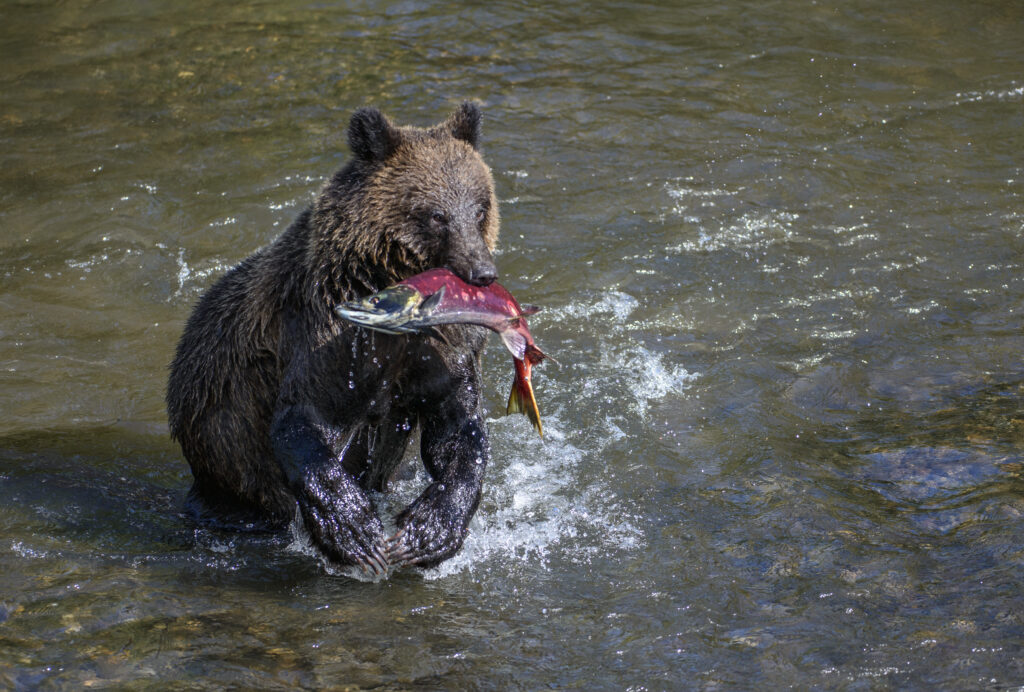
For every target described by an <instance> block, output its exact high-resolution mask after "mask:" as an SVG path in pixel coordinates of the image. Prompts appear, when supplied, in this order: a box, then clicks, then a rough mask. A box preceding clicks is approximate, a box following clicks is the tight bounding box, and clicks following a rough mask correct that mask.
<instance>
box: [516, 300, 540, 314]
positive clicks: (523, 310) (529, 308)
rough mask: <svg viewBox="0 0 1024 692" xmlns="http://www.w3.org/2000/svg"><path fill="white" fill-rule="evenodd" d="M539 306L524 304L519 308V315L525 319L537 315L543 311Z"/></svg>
mask: <svg viewBox="0 0 1024 692" xmlns="http://www.w3.org/2000/svg"><path fill="white" fill-rule="evenodd" d="M543 309H544V308H542V307H541V306H539V305H530V304H529V303H523V304H522V305H520V306H519V314H520V315H522V316H523V317H529V316H530V315H536V314H537V313H538V312H540V311H541V310H543Z"/></svg>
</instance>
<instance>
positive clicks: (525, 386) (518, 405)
mask: <svg viewBox="0 0 1024 692" xmlns="http://www.w3.org/2000/svg"><path fill="white" fill-rule="evenodd" d="M505 413H506V414H507V415H511V414H513V413H522V414H524V415H525V416H526V417H527V418H529V419H530V423H532V424H533V427H534V428H535V429H536V430H537V434H538V435H540V436H541V438H543V437H544V426H543V425H541V422H540V411H539V410H538V409H537V399H536V397H534V395H533V385H532V384H530V380H529V379H527V378H525V377H521V376H520V374H519V370H518V368H517V369H516V377H515V380H513V382H512V391H510V392H509V394H508V406H507V407H505Z"/></svg>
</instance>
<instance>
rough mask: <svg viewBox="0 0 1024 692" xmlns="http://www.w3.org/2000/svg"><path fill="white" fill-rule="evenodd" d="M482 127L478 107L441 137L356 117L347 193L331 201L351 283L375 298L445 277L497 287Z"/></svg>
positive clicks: (437, 129) (494, 209)
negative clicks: (438, 271)
mask: <svg viewBox="0 0 1024 692" xmlns="http://www.w3.org/2000/svg"><path fill="white" fill-rule="evenodd" d="M480 121H481V113H480V109H479V107H478V106H477V105H476V104H473V103H463V104H462V105H461V106H460V107H459V108H458V109H456V111H455V112H454V113H453V114H452V115H451V116H450V117H449V118H448V119H447V120H445V121H444V122H442V123H441V124H439V125H436V126H434V127H431V128H417V127H408V126H401V127H400V126H396V125H394V124H393V123H392V122H391V121H390V120H389V119H388V118H387V117H385V116H384V114H382V113H381V112H380V111H379V110H377V109H375V108H360V109H359V110H357V111H356V112H355V113H354V114H353V115H352V119H351V122H350V124H349V128H348V142H349V148H350V149H351V150H352V159H351V160H350V162H349V164H348V165H347V166H346V167H345V168H344V169H343V170H342V171H340V172H339V174H338V176H337V177H336V179H335V181H334V186H335V188H337V187H339V186H340V187H342V188H343V189H342V190H338V192H337V194H333V195H332V194H329V193H330V191H331V190H330V188H331V186H329V187H328V190H326V191H325V194H324V196H323V197H324V198H326V199H328V200H334V203H333V204H331V206H332V207H333V211H334V214H332V216H336V218H335V220H334V222H333V224H332V225H333V226H334V229H335V230H334V232H333V233H332V235H333V236H334V242H335V243H336V244H337V245H336V249H341V250H342V251H343V254H344V255H345V256H346V257H347V262H346V265H347V266H346V267H345V269H346V270H347V271H348V273H349V275H350V276H351V277H353V278H355V279H356V280H357V281H359V282H360V283H362V284H364V285H366V286H367V287H368V288H372V289H374V290H377V289H379V288H383V287H384V286H385V285H388V284H390V283H395V282H397V281H400V280H402V279H405V278H408V277H409V276H412V275H413V274H417V273H419V272H421V271H425V270H427V269H432V268H435V267H447V268H448V269H450V270H451V271H453V272H454V273H455V274H457V275H458V276H459V277H461V278H462V279H463V280H465V281H467V282H469V283H472V284H476V285H481V286H482V285H487V284H490V283H491V282H493V281H494V280H495V279H496V278H497V268H496V267H495V264H494V259H493V257H492V254H491V253H492V251H493V250H494V247H495V244H496V242H497V239H498V203H497V199H496V197H495V195H494V180H493V178H492V176H491V171H490V169H489V168H488V167H487V164H485V163H484V160H483V158H482V157H481V156H480V152H479V140H480ZM339 246H340V248H339Z"/></svg>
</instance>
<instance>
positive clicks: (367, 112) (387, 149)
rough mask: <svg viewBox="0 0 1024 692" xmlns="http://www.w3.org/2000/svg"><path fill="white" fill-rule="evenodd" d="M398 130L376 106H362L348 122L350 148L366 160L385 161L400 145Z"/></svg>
mask: <svg viewBox="0 0 1024 692" xmlns="http://www.w3.org/2000/svg"><path fill="white" fill-rule="evenodd" d="M398 138H399V134H398V130H397V129H396V128H395V126H394V125H392V124H391V121H390V120H388V119H387V118H386V117H384V114H383V113H381V112H380V111H379V110H377V109H376V108H360V109H359V110H357V111H356V112H355V113H353V114H352V120H351V121H349V124H348V148H349V149H351V150H352V153H353V154H355V155H356V156H358V157H359V158H361V159H363V160H365V161H383V160H384V159H386V158H387V157H388V156H390V155H391V153H392V152H393V151H394V150H395V148H396V147H397V146H398Z"/></svg>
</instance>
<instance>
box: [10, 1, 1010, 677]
mask: <svg viewBox="0 0 1024 692" xmlns="http://www.w3.org/2000/svg"><path fill="white" fill-rule="evenodd" d="M677 4H678V5H679V6H678V7H675V8H666V7H663V6H661V5H659V4H655V3H651V4H644V3H639V2H615V3H611V2H608V3H597V4H594V3H577V2H568V3H525V2H512V1H502V2H497V3H471V4H470V5H468V6H457V5H455V4H454V3H453V4H452V5H451V6H445V5H441V4H431V3H427V2H416V1H413V0H408V1H405V2H387V3H379V4H378V3H365V2H362V3H361V2H354V3H344V4H342V3H309V4H306V3H286V2H284V3H283V2H270V1H267V2H240V3H200V2H192V1H187V2H177V3H138V2H126V1H123V0H105V1H100V2H85V1H83V0H76V1H74V2H59V3H58V2H52V1H49V2H32V3H21V2H10V3H6V4H5V8H4V11H3V21H2V27H0V59H2V63H3V69H2V73H0V93H2V101H0V161H2V165H0V386H2V394H0V688H13V689H37V688H41V689H80V688H82V687H85V686H88V687H105V686H118V687H129V688H131V687H150V686H153V687H159V688H168V687H170V688H187V689H217V688H220V687H222V686H224V685H228V684H233V685H236V686H243V687H250V688H260V689H295V688H310V689H312V688H325V687H352V688H375V689H408V688H418V689H419V688H422V689H462V688H470V689H509V688H512V689H520V688H521V689H540V688H547V687H553V688H559V689H567V688H568V689H588V690H589V689H634V690H641V689H651V690H657V689H678V688H680V687H684V688H712V689H714V688H754V687H762V688H765V689H773V688H780V687H783V686H796V687H798V688H803V689H807V688H813V687H819V688H821V687H824V688H836V687H838V688H849V689H875V688H888V687H901V688H903V687H914V688H921V689H925V688H934V687H943V688H947V689H958V688H959V689H962V688H979V687H982V688H985V687H990V688H1000V689H1002V688H1005V687H1017V686H1021V685H1024V545H1022V539H1021V537H1022V535H1024V406H1022V401H1024V270H1022V269H1024V47H1022V46H1024V43H1022V40H1021V37H1022V36H1024V6H1022V5H1021V4H1020V3H1019V2H1010V1H1006V2H999V1H993V2H986V3H964V2H950V1H949V0H937V1H934V2H906V3H896V4H893V3H890V2H880V1H875V2H868V1H863V0H858V1H857V2H850V3H837V4H835V5H834V6H833V5H830V4H828V3H818V2H766V3H740V2H726V3H693V4H683V3H677ZM464 98H476V99H479V100H480V101H481V102H482V104H483V107H484V112H485V129H484V137H485V143H484V151H485V155H486V157H487V160H488V162H489V163H490V165H491V166H492V168H493V169H494V172H495V178H496V184H497V189H498V195H499V198H500V200H501V213H502V217H503V231H502V240H501V251H500V255H499V256H498V258H497V259H498V264H499V269H500V271H501V274H502V281H503V283H505V285H506V286H508V287H509V288H510V289H511V290H512V291H513V292H514V293H515V294H516V295H517V296H518V297H519V298H520V299H522V300H524V301H527V302H530V303H537V304H540V305H543V306H544V307H545V312H543V313H541V314H540V315H538V316H537V318H535V319H533V320H532V321H531V327H532V328H533V332H534V335H535V336H536V338H537V341H538V343H539V344H540V345H541V347H542V348H544V349H545V350H546V351H548V352H549V353H551V354H552V355H554V356H555V357H556V358H558V359H559V361H560V362H561V366H560V367H558V366H556V365H554V364H552V363H545V364H543V365H542V366H540V367H539V368H538V369H537V371H536V375H535V377H534V381H535V385H536V389H537V395H538V399H539V403H540V407H541V412H542V415H543V417H544V423H545V432H546V436H545V439H544V441H543V442H541V441H540V440H539V439H538V438H537V436H536V435H535V434H534V433H533V431H532V430H531V428H530V426H529V423H528V421H527V420H526V419H525V418H524V417H522V416H516V417H512V418H508V417H502V416H501V415H500V413H501V412H502V411H503V409H504V401H505V397H506V396H507V391H508V389H507V388H508V383H509V379H510V375H511V368H510V363H509V360H508V357H507V355H506V354H505V353H504V351H503V349H502V347H501V345H500V344H499V343H498V342H497V340H496V339H494V338H492V340H491V343H490V348H489V350H488V355H487V357H486V359H485V368H486V374H485V380H486V385H487V391H488V395H487V400H486V403H487V407H488V410H489V416H490V420H489V426H490V430H491V435H492V443H493V448H494V460H493V462H492V464H491V466H490V467H489V469H488V481H487V485H486V491H485V495H484V499H483V502H482V505H481V507H480V511H479V512H478V514H477V515H476V517H475V519H474V521H473V523H472V527H471V529H472V533H471V535H470V537H469V539H468V540H467V542H466V545H465V548H464V550H463V551H462V552H461V553H460V554H459V556H458V557H457V558H455V559H454V560H452V561H450V562H448V563H446V564H444V565H442V566H441V567H440V568H439V569H434V570H428V571H425V572H423V571H405V572H399V573H397V574H394V575H393V576H392V577H391V578H390V579H388V580H386V581H380V582H378V583H367V582H362V581H357V580H355V579H352V578H350V577H348V576H346V575H344V574H338V573H334V572H332V571H331V570H328V569H327V568H325V566H324V565H322V564H321V563H320V561H319V560H318V559H317V558H316V557H315V556H312V555H310V554H309V552H308V551H307V550H305V549H304V548H303V544H302V541H301V540H300V539H296V538H294V537H293V536H291V535H279V536H263V537H251V536H240V535H236V534H231V533H218V532H213V531H210V530H205V529H199V528H196V527H195V526H193V525H191V524H189V523H188V522H187V521H186V520H185V519H184V518H183V517H182V516H181V514H180V512H181V507H182V502H183V499H184V496H185V493H186V491H187V488H188V486H189V483H190V478H191V476H190V473H189V471H188V467H187V465H186V464H185V462H184V461H183V459H182V457H181V454H180V451H179V449H178V448H177V446H176V445H175V444H173V443H172V442H171V441H170V439H169V437H168V432H167V424H166V416H165V412H164V408H163V394H164V386H165V381H166V372H167V364H168V363H169V361H170V359H171V356H172V350H173V347H174V344H175V342H176V340H177V338H178V336H179V334H180V333H181V330H182V327H183V323H184V320H185V319H186V317H187V315H188V313H189V310H190V307H191V306H192V304H193V303H194V302H195V301H196V300H197V298H198V296H199V295H200V294H201V293H202V291H203V290H204V289H205V288H206V287H207V286H209V285H210V283H211V282H212V281H213V280H214V279H215V278H216V277H217V276H218V275H220V274H221V273H222V272H224V271H225V270H226V269H227V268H229V267H230V266H232V265H233V264H234V263H236V262H237V261H239V260H240V259H242V258H243V257H244V256H246V255H247V254H249V253H250V252H251V251H253V250H254V249H256V248H257V247H259V246H261V245H263V244H265V243H267V242H269V241H270V240H271V239H272V238H273V237H274V236H275V235H276V234H277V233H279V232H281V231H282V230H283V229H284V228H285V226H287V224H288V223H289V222H290V221H291V219H292V218H293V217H294V216H295V215H296V214H297V213H298V212H299V211H300V210H301V209H302V208H303V207H304V206H305V205H306V204H308V203H309V202H310V201H311V199H312V198H313V196H314V195H315V194H316V192H317V190H318V189H319V187H320V185H321V184H322V181H323V180H324V178H325V177H326V176H328V175H329V174H330V173H332V172H333V171H334V170H335V169H336V168H338V167H339V166H340V165H341V164H342V163H343V162H344V160H345V157H346V156H347V153H346V147H345V133H344V130H345V126H346V124H347V121H348V117H349V115H350V114H351V112H352V110H353V109H354V108H356V107H358V106H360V105H363V104H373V105H376V106H379V107H381V108H382V109H383V110H385V112H387V113H389V114H390V115H392V116H393V117H394V118H395V119H396V120H398V121H399V122H403V123H409V124H420V125H427V124H432V123H434V122H437V121H438V120H440V119H442V118H443V117H445V116H446V115H447V113H449V112H450V110H451V109H452V108H453V106H454V105H455V104H456V103H458V102H459V101H460V100H462V99H464ZM415 463H416V460H415V459H414V458H413V459H411V460H410V469H414V468H416V466H415ZM423 482H424V476H423V473H422V471H420V472H419V473H418V474H416V475H415V476H413V474H412V472H411V471H410V472H408V473H406V475H405V477H404V479H403V480H401V481H400V482H398V483H397V484H396V486H395V492H394V494H392V495H389V496H387V497H381V498H379V501H380V503H381V506H382V508H383V509H384V511H392V510H393V509H394V508H396V507H398V506H399V504H400V503H401V502H402V501H408V500H409V499H411V498H412V497H414V496H415V495H416V494H417V492H418V489H419V488H420V487H421V486H422V483H423Z"/></svg>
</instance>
